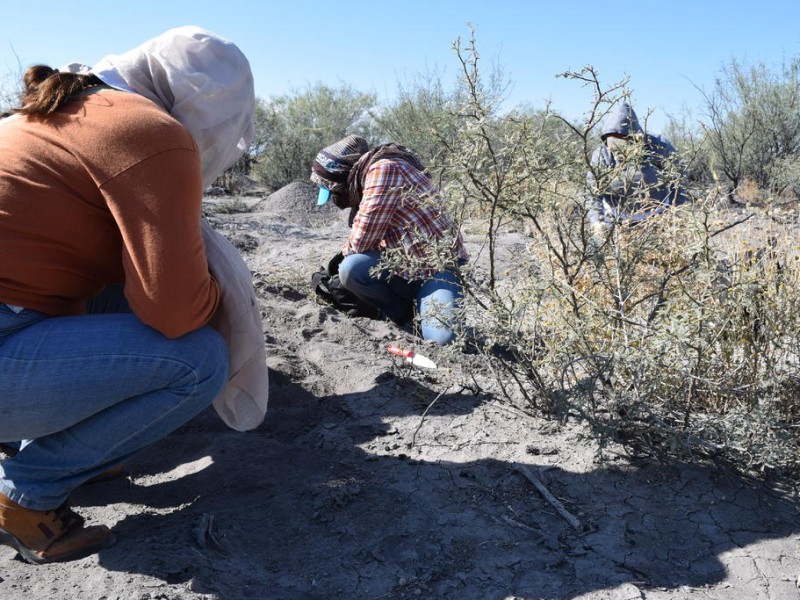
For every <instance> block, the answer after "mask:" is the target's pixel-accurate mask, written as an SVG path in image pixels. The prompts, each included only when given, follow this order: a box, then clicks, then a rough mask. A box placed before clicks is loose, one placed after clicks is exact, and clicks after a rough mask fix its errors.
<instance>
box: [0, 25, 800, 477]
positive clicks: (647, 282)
mask: <svg viewBox="0 0 800 600" xmlns="http://www.w3.org/2000/svg"><path fill="white" fill-rule="evenodd" d="M453 49H454V58H455V60H456V61H458V65H459V68H460V76H459V78H458V81H457V82H456V83H455V84H454V85H453V86H452V87H448V86H447V85H445V84H444V83H443V82H442V81H441V78H440V77H439V76H438V75H437V74H435V73H433V74H425V75H421V76H420V77H419V79H417V80H416V81H415V82H413V83H411V84H407V85H404V86H399V88H398V91H397V94H396V97H395V98H394V100H393V101H391V102H390V103H389V104H387V105H383V106H379V105H377V103H376V98H375V97H374V96H372V95H370V94H364V93H361V92H358V91H356V90H353V89H352V88H350V87H349V86H346V85H343V86H341V87H339V88H331V87H328V86H325V85H322V84H317V85H313V86H309V87H308V88H307V89H305V90H303V91H298V92H296V93H294V94H290V95H286V96H280V97H275V98H269V99H261V100H259V103H258V112H257V118H256V139H255V141H254V143H253V145H252V147H251V148H250V150H249V152H248V154H247V155H246V156H245V157H244V158H243V159H242V161H240V163H239V164H238V165H236V166H235V167H234V169H233V170H232V171H231V173H234V174H236V173H238V174H244V173H246V174H249V176H250V177H253V178H256V179H258V180H259V181H260V182H262V183H263V184H264V185H265V186H267V187H268V188H270V189H277V188H280V187H282V186H284V185H286V184H288V183H291V182H293V181H297V180H307V179H308V174H309V171H310V165H311V161H312V160H313V157H314V156H315V154H316V153H317V151H318V150H319V149H320V148H322V147H324V146H326V145H328V144H330V143H332V142H334V141H336V140H338V139H340V138H341V137H344V136H345V135H346V134H349V133H360V134H361V135H363V136H365V137H366V138H367V139H368V140H370V141H371V142H372V143H378V142H382V141H390V140H391V141H397V142H399V143H402V144H404V145H407V146H409V147H411V148H413V149H414V150H415V151H416V152H417V153H418V154H419V155H420V157H421V158H422V159H423V161H424V162H425V164H426V165H427V166H428V169H429V171H430V173H431V175H432V177H433V178H434V179H435V181H436V182H437V184H438V185H439V186H440V188H441V190H442V193H443V195H444V197H445V198H446V199H447V201H448V203H449V204H450V207H451V210H452V211H453V214H455V215H457V216H458V219H459V222H460V223H461V226H462V228H463V229H464V230H465V231H467V232H469V233H470V235H472V236H478V239H479V240H482V241H483V246H482V248H483V250H482V251H481V252H480V253H479V254H478V255H477V256H475V257H474V260H473V261H472V262H471V263H470V265H468V266H467V267H465V268H464V272H463V275H464V281H465V286H466V292H467V298H466V301H465V306H464V311H465V322H466V323H467V324H468V325H469V327H468V328H466V329H465V330H464V331H463V332H462V336H463V338H464V341H465V343H469V344H470V345H472V347H477V348H478V350H479V351H480V352H483V353H485V356H486V360H487V361H488V362H489V364H490V365H491V366H492V369H493V370H494V372H495V373H497V382H498V384H499V385H500V387H501V388H502V389H503V390H504V393H505V395H506V396H507V398H508V399H509V400H510V401H513V402H515V403H524V404H525V405H526V406H528V407H529V408H530V409H532V410H535V411H538V412H540V413H541V414H544V415H549V416H551V417H553V418H556V419H561V420H566V419H579V420H581V421H582V422H584V423H587V424H588V425H589V426H590V427H591V429H592V431H593V432H594V433H595V434H596V435H597V436H598V439H600V440H615V441H619V442H622V443H623V444H625V445H626V446H627V447H628V448H630V449H631V450H632V451H635V452H639V453H646V454H651V453H667V454H670V455H677V456H681V457H702V458H709V459H714V460H718V461H724V462H726V463H728V464H731V465H734V466H735V467H736V468H738V469H741V470H744V471H756V472H760V473H776V472H784V471H787V470H795V471H796V470H797V469H798V467H800V458H799V457H800V261H798V256H800V252H799V251H798V243H797V241H796V240H797V230H796V220H797V216H798V215H797V199H798V194H800V70H799V69H800V59H795V60H792V61H791V62H789V63H788V64H783V65H780V66H779V67H777V68H776V67H771V66H768V65H764V64H755V65H745V64H742V63H740V62H738V61H736V60H731V62H730V63H729V64H728V65H727V66H726V67H725V68H723V69H722V70H721V71H720V72H719V74H718V75H717V78H716V80H715V83H714V86H713V88H712V89H709V90H703V98H704V103H703V106H701V107H698V111H699V113H700V115H701V116H700V117H698V118H697V119H696V120H693V119H692V118H690V117H688V116H686V115H684V116H680V115H679V116H673V118H672V120H671V122H670V125H669V127H668V128H667V130H666V131H664V132H661V133H664V134H665V135H666V136H667V137H668V138H669V139H670V140H671V141H672V142H673V144H675V145H676V146H677V147H678V148H679V150H680V155H681V160H682V165H683V167H684V172H683V173H680V172H678V171H677V170H676V171H675V172H671V173H668V174H666V175H665V177H672V178H676V179H677V178H680V177H682V176H683V177H684V178H685V180H686V181H688V184H689V188H690V189H691V192H692V196H693V202H691V203H690V204H689V205H687V206H686V207H685V208H682V209H681V210H680V211H673V213H672V214H665V215H662V216H660V217H659V218H657V219H652V220H650V221H646V222H645V223H644V224H642V225H640V226H637V227H635V228H630V229H626V228H614V229H612V230H611V232H610V233H609V235H607V236H606V238H605V239H603V240H599V241H598V240H596V239H593V238H592V237H591V236H590V235H589V232H588V231H587V227H586V206H585V203H584V201H583V198H584V196H585V194H586V193H587V190H586V179H585V175H586V172H587V169H588V168H589V159H590V156H591V153H592V151H593V150H594V148H595V147H596V145H597V144H598V142H599V140H598V135H597V129H598V124H599V122H600V121H601V120H602V118H603V116H604V115H605V114H606V113H607V112H608V111H609V110H610V108H611V107H612V106H614V105H615V104H616V103H618V102H620V101H621V100H623V99H625V98H628V97H629V95H630V94H629V90H628V88H627V82H626V81H622V82H612V83H611V84H608V83H606V82H602V81H601V80H600V77H599V75H598V73H597V72H596V71H595V70H594V69H593V68H592V67H590V66H588V67H586V68H584V69H582V70H580V71H576V72H567V73H563V74H562V75H561V76H562V77H564V78H566V79H568V80H570V81H572V82H574V84H575V88H576V93H586V94H587V106H586V113H585V114H586V117H585V119H584V120H583V121H581V122H572V121H569V120H567V119H564V118H562V117H561V116H560V115H559V112H558V107H556V106H545V107H538V108H532V107H520V108H517V109H514V110H510V111H509V110H506V109H504V107H503V105H502V99H503V93H504V91H505V89H506V84H507V82H506V81H505V80H504V78H503V76H502V73H501V72H500V71H499V70H498V69H497V67H493V68H491V69H490V70H489V71H488V72H486V71H484V63H483V62H482V60H481V57H480V55H479V53H478V50H477V47H476V42H475V39H474V37H470V39H468V40H466V41H464V40H458V41H456V43H455V44H454V46H453ZM6 89H7V88H6ZM8 98H9V96H8V94H6V95H0V99H2V100H4V101H6V103H7V102H8ZM656 133H658V132H656ZM231 173H229V174H228V175H226V177H227V179H223V180H221V182H220V185H221V186H222V187H227V188H229V189H232V188H235V182H236V181H237V178H236V177H233V176H231ZM232 191H235V189H232ZM512 231H513V232H525V233H526V234H527V237H526V238H525V239H526V243H525V245H524V246H525V247H524V248H519V249H517V251H516V252H515V254H513V255H512V256H511V257H508V256H505V257H504V258H503V259H502V260H501V259H500V257H499V248H500V243H499V242H500V240H501V239H502V236H504V235H507V234H508V233H509V232H512ZM472 239H475V238H474V237H473V238H472ZM498 350H499V351H498Z"/></svg>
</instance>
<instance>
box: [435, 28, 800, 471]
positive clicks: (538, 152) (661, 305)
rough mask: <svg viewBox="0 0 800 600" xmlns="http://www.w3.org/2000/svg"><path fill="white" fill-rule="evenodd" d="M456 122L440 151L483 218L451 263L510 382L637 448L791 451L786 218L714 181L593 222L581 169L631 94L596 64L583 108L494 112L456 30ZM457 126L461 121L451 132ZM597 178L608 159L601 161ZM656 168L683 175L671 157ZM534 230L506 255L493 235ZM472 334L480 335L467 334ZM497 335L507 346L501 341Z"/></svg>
mask: <svg viewBox="0 0 800 600" xmlns="http://www.w3.org/2000/svg"><path fill="white" fill-rule="evenodd" d="M454 49H455V51H456V54H457V56H458V58H459V60H460V63H461V68H462V78H461V83H460V85H461V88H462V93H460V94H458V95H456V97H457V98H458V102H454V103H451V104H450V105H449V106H448V108H447V110H449V111H450V112H451V117H452V118H451V119H445V120H443V121H444V122H448V123H450V124H452V123H453V122H457V123H458V131H457V132H456V135H455V136H454V134H453V131H452V130H449V131H447V132H437V131H431V136H433V137H434V138H446V139H449V140H451V144H450V146H449V152H448V153H447V154H446V156H445V157H444V158H443V159H442V165H436V166H437V167H441V168H442V169H443V174H444V176H443V181H445V184H444V190H443V191H444V194H445V196H446V197H447V198H448V199H449V200H448V201H449V202H450V204H451V207H450V208H451V210H452V211H453V213H454V214H456V215H459V218H460V219H461V226H462V228H463V229H465V230H467V231H472V232H474V231H475V230H476V228H477V227H480V228H481V229H482V230H483V232H484V235H485V244H484V250H482V251H481V252H479V254H478V256H476V257H474V260H473V261H472V263H471V265H470V266H468V267H466V268H465V269H464V272H463V276H464V282H465V290H466V298H465V301H464V306H463V311H464V322H465V323H466V325H467V326H466V327H465V329H464V331H462V332H461V334H462V336H463V337H464V340H465V343H470V344H472V345H473V346H474V345H475V344H477V345H478V346H479V347H480V348H481V349H482V350H483V351H484V352H485V355H486V359H487V360H489V361H491V362H492V363H493V367H494V369H495V372H496V373H498V377H497V379H498V383H499V384H500V387H501V388H502V389H503V390H504V392H505V394H506V396H507V397H508V398H509V399H512V400H514V401H515V402H519V401H520V400H522V401H524V402H526V403H527V404H528V406H530V407H532V408H534V409H536V410H539V411H541V412H542V413H544V414H548V415H551V416H555V417H557V418H560V419H568V418H578V419H580V420H582V421H583V422H585V423H587V424H588V425H589V426H590V427H591V429H592V431H593V432H594V433H595V434H596V435H597V436H598V438H599V439H600V440H601V441H603V440H605V441H608V440H616V441H620V442H622V443H624V444H626V445H627V446H628V447H629V448H631V449H635V450H637V451H639V452H655V453H660V452H667V453H670V454H672V455H680V456H683V457H687V456H694V457H704V458H714V459H716V460H719V461H725V462H727V463H730V464H733V465H734V466H735V467H737V468H739V469H741V470H746V471H753V470H756V471H761V472H775V471H783V470H786V469H791V470H794V469H797V467H798V466H800V459H799V458H798V456H800V452H798V450H800V448H799V447H798V446H799V445H800V444H799V443H798V442H799V441H800V377H799V375H800V373H799V372H798V366H799V363H800V361H798V356H800V355H799V354H798V352H799V351H800V323H799V322H798V321H799V320H800V285H798V283H800V282H798V278H800V263H798V260H797V257H798V248H797V244H796V242H795V241H794V239H796V232H795V231H794V230H793V226H792V225H791V224H782V223H781V219H779V218H777V216H776V215H774V214H772V213H771V211H770V210H769V209H764V210H762V211H761V212H759V213H747V212H742V211H740V212H733V211H732V209H731V208H730V207H729V206H727V205H726V204H725V202H724V196H725V193H724V192H723V191H721V190H719V189H718V188H713V187H711V188H708V189H705V190H696V191H695V192H696V193H694V194H693V195H694V198H693V201H692V202H690V203H688V204H685V205H683V206H681V207H678V208H673V209H670V210H668V211H666V212H664V213H663V214H661V215H658V216H656V217H652V218H650V219H647V220H645V221H643V222H641V224H639V225H637V226H635V227H630V226H624V225H620V226H612V227H610V228H609V229H608V230H607V231H606V233H605V234H604V235H603V236H600V237H593V236H592V234H591V232H590V231H589V227H588V224H587V204H586V201H585V198H586V197H587V195H589V194H591V193H592V192H593V190H590V189H588V188H587V185H588V184H587V183H586V182H587V179H586V173H587V171H588V170H590V169H591V167H590V162H591V161H590V158H591V154H592V151H593V150H594V148H595V147H596V146H597V144H598V143H599V137H598V134H597V130H598V124H599V122H600V121H601V120H602V118H603V117H604V115H605V114H606V113H607V112H608V111H609V110H610V109H611V108H612V107H613V106H614V105H615V104H616V103H617V102H620V101H621V100H622V99H624V98H625V97H626V95H627V90H626V82H621V83H619V84H617V85H614V86H612V87H610V88H603V87H602V86H601V84H600V82H599V78H598V75H597V74H596V72H595V71H594V69H593V68H592V67H586V68H584V69H583V70H582V71H580V72H570V73H565V74H564V75H563V76H564V77H566V78H568V79H571V80H573V81H574V82H575V83H576V85H582V86H583V87H584V88H588V89H589V90H590V91H591V95H592V101H591V102H590V103H589V104H590V109H589V111H588V112H587V113H586V115H585V120H584V122H582V123H580V124H577V125H576V124H574V123H570V122H567V121H566V120H565V119H562V118H560V117H559V116H558V115H557V114H555V113H552V112H550V111H549V109H548V110H546V111H544V112H543V113H536V114H516V113H514V114H505V115H500V114H499V113H498V110H497V106H498V96H497V93H493V92H497V90H498V89H499V88H498V87H496V86H495V87H493V86H492V85H489V86H487V87H488V89H487V87H484V86H483V84H482V82H481V77H480V71H479V64H480V62H479V55H478V52H477V50H476V48H475V43H474V37H473V38H472V39H471V40H470V41H469V42H467V43H466V44H462V42H461V40H458V41H457V42H456V44H455V45H454ZM454 138H455V139H454ZM593 174H594V180H595V181H598V182H600V183H601V184H602V181H603V180H604V178H608V177H613V176H614V174H613V173H609V172H600V171H598V170H597V169H595V172H594V173H593ZM663 177H664V178H672V179H675V180H676V181H677V180H679V179H680V177H681V171H680V165H679V164H677V163H676V164H675V165H674V166H673V168H670V169H668V170H667V172H666V173H665V174H664V175H663ZM508 231H517V232H519V231H526V232H528V237H527V238H526V239H527V242H526V244H525V247H524V249H523V250H520V251H517V252H516V253H514V254H513V255H512V256H505V257H503V258H502V260H501V259H500V258H499V255H498V248H499V244H498V240H499V239H500V236H503V235H506V234H507V232H508ZM476 340H477V341H476ZM498 348H501V349H503V350H504V351H503V352H497V351H496V350H497V349H498Z"/></svg>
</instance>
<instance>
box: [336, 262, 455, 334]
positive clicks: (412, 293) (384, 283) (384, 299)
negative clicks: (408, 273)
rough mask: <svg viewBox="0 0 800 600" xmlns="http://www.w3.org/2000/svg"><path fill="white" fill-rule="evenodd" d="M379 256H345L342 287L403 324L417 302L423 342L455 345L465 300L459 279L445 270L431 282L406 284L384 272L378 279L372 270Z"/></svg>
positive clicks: (427, 280)
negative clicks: (455, 326) (371, 272)
mask: <svg viewBox="0 0 800 600" xmlns="http://www.w3.org/2000/svg"><path fill="white" fill-rule="evenodd" d="M380 257H381V255H380V252H364V253H361V254H350V255H348V256H345V258H344V260H343V261H342V264H341V265H339V279H340V280H341V282H342V285H343V286H344V287H345V288H346V289H348V290H350V291H351V292H353V293H354V294H355V295H356V296H358V297H359V298H361V299H362V300H363V301H364V302H367V303H369V304H371V305H372V306H375V307H376V308H379V309H380V310H381V312H383V314H384V315H386V316H387V317H388V318H389V319H391V320H392V321H395V322H402V321H403V320H404V319H405V318H406V317H407V316H408V315H407V314H406V312H407V310H408V306H409V302H415V303H416V307H417V312H418V313H419V317H420V326H421V331H422V337H423V339H426V340H434V341H436V342H437V343H438V344H440V345H442V346H444V345H446V344H449V343H450V342H452V341H453V339H454V338H455V332H454V331H453V327H454V325H455V319H456V312H457V309H458V306H459V300H460V299H461V297H462V289H461V282H460V281H459V279H458V276H457V275H456V274H455V273H453V272H452V271H449V270H446V271H441V272H440V273H436V274H435V275H434V276H433V277H431V278H430V279H426V280H415V281H407V280H406V279H403V278H402V277H397V276H390V275H389V273H388V272H387V271H386V270H384V271H382V272H381V274H380V276H379V277H373V276H372V275H370V271H371V270H372V269H374V268H375V267H377V266H378V264H379V263H380Z"/></svg>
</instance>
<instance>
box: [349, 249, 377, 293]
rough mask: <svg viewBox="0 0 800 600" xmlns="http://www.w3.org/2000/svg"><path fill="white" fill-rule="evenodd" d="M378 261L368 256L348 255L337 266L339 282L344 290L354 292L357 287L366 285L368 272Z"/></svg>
mask: <svg viewBox="0 0 800 600" xmlns="http://www.w3.org/2000/svg"><path fill="white" fill-rule="evenodd" d="M378 262H379V259H378V258H377V257H375V256H371V255H370V254H348V255H347V256H345V257H344V260H343V261H342V262H341V264H340V265H339V281H341V282H342V285H343V286H344V287H345V289H348V290H350V291H354V290H353V288H357V287H358V286H359V285H368V284H369V282H370V280H371V276H370V270H371V269H372V268H373V267H375V266H377V264H378Z"/></svg>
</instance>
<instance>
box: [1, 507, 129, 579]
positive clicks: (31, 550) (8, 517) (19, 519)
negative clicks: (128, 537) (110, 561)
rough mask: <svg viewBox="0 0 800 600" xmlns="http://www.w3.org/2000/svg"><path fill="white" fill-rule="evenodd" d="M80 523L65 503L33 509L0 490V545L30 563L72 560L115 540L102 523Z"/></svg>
mask: <svg viewBox="0 0 800 600" xmlns="http://www.w3.org/2000/svg"><path fill="white" fill-rule="evenodd" d="M83 524H84V520H83V517H81V516H80V515H78V514H76V513H74V512H73V511H72V510H71V509H70V508H69V506H68V505H67V503H66V502H65V503H64V504H62V505H61V506H59V507H58V508H56V509H55V510H33V509H30V508H25V507H24V506H20V505H19V504H17V503H16V502H14V501H13V500H11V499H10V498H9V497H8V496H6V495H5V494H2V493H0V544H5V545H6V546H11V547H12V548H14V549H15V550H16V551H17V552H19V553H20V555H21V556H22V558H24V559H25V560H26V561H28V562H30V563H34V564H37V565H38V564H44V563H50V562H62V561H66V560H75V559H78V558H83V557H84V556H88V555H89V554H92V553H94V552H97V551H98V550H102V549H103V548H108V547H109V546H110V545H111V544H113V543H114V534H113V533H111V531H110V530H109V529H108V527H106V526H105V525H94V526H92V527H84V526H83Z"/></svg>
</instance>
